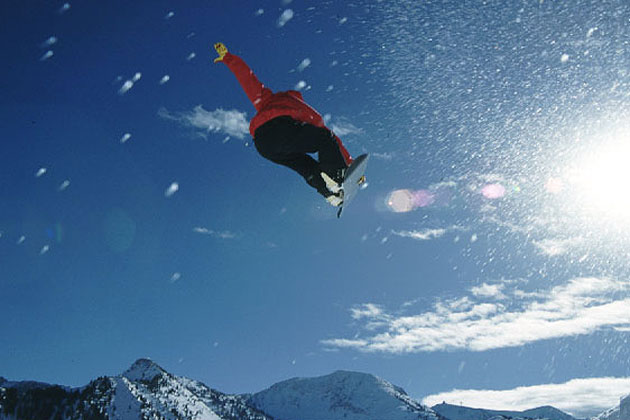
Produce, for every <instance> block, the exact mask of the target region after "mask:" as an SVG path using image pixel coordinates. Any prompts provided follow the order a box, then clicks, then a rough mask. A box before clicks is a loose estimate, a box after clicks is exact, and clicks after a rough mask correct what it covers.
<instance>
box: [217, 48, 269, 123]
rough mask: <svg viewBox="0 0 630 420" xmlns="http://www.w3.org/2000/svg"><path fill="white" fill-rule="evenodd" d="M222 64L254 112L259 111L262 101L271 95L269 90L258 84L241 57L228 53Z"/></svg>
mask: <svg viewBox="0 0 630 420" xmlns="http://www.w3.org/2000/svg"><path fill="white" fill-rule="evenodd" d="M223 62H224V63H225V65H227V66H228V68H229V69H230V70H231V71H232V73H234V76H236V79H237V80H238V82H239V83H240V84H241V87H242V88H243V90H244V91H245V93H246V94H247V97H248V98H249V100H250V101H251V103H252V104H253V105H254V107H255V108H256V111H259V110H260V105H261V104H262V103H263V101H264V100H265V99H266V98H267V97H269V96H271V95H272V92H271V90H270V89H268V88H266V87H265V85H263V84H262V83H260V81H259V80H258V78H257V77H256V75H255V74H254V72H253V71H252V70H251V69H250V68H249V66H248V65H247V64H246V63H245V61H243V59H242V58H241V57H239V56H237V55H234V54H232V53H229V52H228V53H227V54H226V55H225V57H224V58H223Z"/></svg>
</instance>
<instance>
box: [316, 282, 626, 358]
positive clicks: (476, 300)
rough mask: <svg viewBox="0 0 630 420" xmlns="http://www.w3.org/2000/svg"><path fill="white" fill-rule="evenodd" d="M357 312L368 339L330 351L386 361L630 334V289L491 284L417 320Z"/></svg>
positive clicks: (336, 342) (620, 285)
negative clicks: (619, 331) (621, 331)
mask: <svg viewBox="0 0 630 420" xmlns="http://www.w3.org/2000/svg"><path fill="white" fill-rule="evenodd" d="M505 284H510V283H509V282H505ZM507 298H510V299H507ZM375 308H376V309H378V311H375ZM350 312H351V315H352V317H353V318H354V319H355V320H356V321H358V322H361V323H364V325H363V327H364V328H365V330H366V331H368V333H367V334H365V336H364V337H362V336H359V337H353V338H352V339H346V338H337V339H328V340H323V341H322V343H323V344H324V345H326V346H330V347H336V348H351V349H355V350H359V351H365V352H384V353H417V352H434V351H444V350H469V351H485V350H491V349H497V348H505V347H515V346H521V345H523V344H527V343H532V342H536V341H540V340H547V339H554V338H561V337H569V336H577V335H583V334H590V333H593V332H595V331H598V330H602V329H605V328H627V327H630V282H628V281H619V280H614V279H611V278H595V277H589V278H575V279H572V280H570V281H569V282H567V283H566V284H563V285H560V286H556V287H553V288H551V289H549V290H545V291H536V292H526V291H523V290H519V289H517V288H516V287H515V286H513V285H511V288H510V289H509V290H508V289H507V287H505V286H497V287H496V288H495V287H493V286H491V285H488V284H485V285H482V286H478V287H475V288H473V289H472V290H471V291H470V293H469V295H467V296H462V297H460V298H457V299H451V300H444V299H437V300H436V302H435V303H434V304H433V307H432V308H431V310H429V311H426V312H423V313H420V314H417V315H405V316H400V315H394V314H391V313H387V312H386V311H385V310H383V309H382V308H381V307H380V306H378V305H374V304H372V303H369V304H364V305H359V306H356V307H354V308H352V309H351V310H350ZM357 314H361V316H360V317H359V316H357ZM375 325H377V326H378V328H376V329H375V328H374V326H375Z"/></svg>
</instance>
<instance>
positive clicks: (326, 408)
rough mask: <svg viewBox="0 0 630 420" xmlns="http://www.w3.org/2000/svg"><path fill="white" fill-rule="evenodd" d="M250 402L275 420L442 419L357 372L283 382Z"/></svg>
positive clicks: (385, 385) (381, 381)
mask: <svg viewBox="0 0 630 420" xmlns="http://www.w3.org/2000/svg"><path fill="white" fill-rule="evenodd" d="M249 402H250V403H251V404H252V405H253V406H255V407H256V408H258V409H260V410H261V411H264V412H265V413H267V414H269V415H270V416H272V417H274V418H275V419H276V420H337V419H339V420H341V419H344V420H411V419H415V420H417V419H422V420H424V419H426V420H437V419H439V416H437V415H436V414H435V413H434V412H432V411H431V410H430V409H427V408H426V407H424V406H422V405H421V404H420V403H418V402H416V401H414V400H412V399H411V398H409V396H407V394H406V393H405V391H403V390H402V389H401V388H397V387H395V386H393V385H392V384H390V383H388V382H386V381H384V380H382V379H379V378H377V377H375V376H372V375H368V374H364V373H356V372H344V371H338V372H335V373H333V374H331V375H327V376H322V377H318V378H306V379H302V378H296V379H291V380H288V381H284V382H280V383H278V384H276V385H273V386H272V387H271V388H269V389H267V390H265V391H262V392H259V393H257V394H254V395H252V396H251V397H250V400H249Z"/></svg>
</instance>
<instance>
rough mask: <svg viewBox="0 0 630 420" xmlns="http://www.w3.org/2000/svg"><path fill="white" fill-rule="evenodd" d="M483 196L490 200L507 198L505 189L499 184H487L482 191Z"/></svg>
mask: <svg viewBox="0 0 630 420" xmlns="http://www.w3.org/2000/svg"><path fill="white" fill-rule="evenodd" d="M481 194H482V195H483V196H484V197H486V198H487V199H489V200H496V199H497V198H501V197H503V196H505V187H504V186H503V185H501V184H499V183H494V184H487V185H486V186H484V187H483V188H482V189H481Z"/></svg>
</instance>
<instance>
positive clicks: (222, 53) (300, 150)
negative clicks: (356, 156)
mask: <svg viewBox="0 0 630 420" xmlns="http://www.w3.org/2000/svg"><path fill="white" fill-rule="evenodd" d="M214 49H215V50H216V52H217V54H219V57H218V58H216V59H215V60H214V62H215V63H218V62H222V63H224V64H225V65H227V66H228V68H229V69H230V70H231V71H232V73H234V75H235V76H236V79H237V80H238V82H239V83H240V84H241V86H242V87H243V90H244V91H245V93H246V94H247V97H248V98H249V100H250V101H251V102H252V104H253V105H254V107H255V108H256V111H257V113H256V115H255V116H254V118H252V120H251V122H250V125H249V131H250V133H251V135H252V137H253V138H254V144H255V145H256V150H258V153H260V154H261V155H262V156H263V157H264V158H266V159H269V160H270V161H272V162H274V163H277V164H280V165H284V166H287V167H289V168H291V169H293V170H294V171H296V172H297V173H299V174H300V175H302V176H303V177H304V179H305V180H306V182H307V183H308V184H309V185H310V186H312V187H313V188H315V189H316V190H317V192H318V193H320V194H321V195H322V196H324V197H325V198H326V201H328V203H330V204H331V205H333V206H340V205H341V204H342V203H343V198H342V197H343V195H342V192H341V183H342V182H343V176H344V172H345V170H346V168H347V167H348V166H349V165H350V164H351V163H352V157H351V156H350V154H349V153H348V151H347V150H346V148H345V147H344V146H343V144H342V143H341V140H340V139H339V137H337V136H336V135H335V134H334V133H333V132H332V131H331V130H330V129H328V128H327V127H326V125H325V124H324V120H323V118H322V117H321V115H319V114H318V113H317V111H315V110H314V109H313V108H311V107H310V106H309V105H307V104H306V102H304V99H303V98H302V94H301V93H300V92H298V91H295V90H289V91H286V92H276V93H273V92H272V91H271V90H270V89H269V88H267V87H265V85H263V84H262V83H261V82H260V81H259V80H258V78H257V77H256V75H255V74H254V72H253V71H252V70H251V69H250V68H249V67H248V66H247V64H245V62H244V61H243V60H242V59H241V58H240V57H238V56H236V55H234V54H232V53H230V52H228V50H227V48H226V47H225V45H224V44H222V43H220V42H219V43H216V44H215V45H214ZM309 153H318V157H319V161H317V160H315V159H313V158H312V157H311V156H310V155H309Z"/></svg>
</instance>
